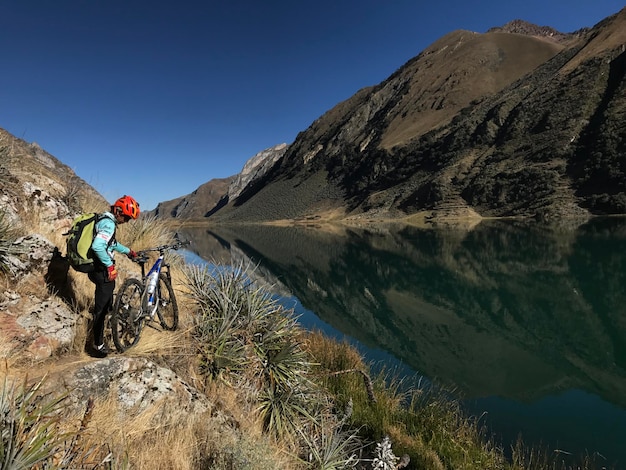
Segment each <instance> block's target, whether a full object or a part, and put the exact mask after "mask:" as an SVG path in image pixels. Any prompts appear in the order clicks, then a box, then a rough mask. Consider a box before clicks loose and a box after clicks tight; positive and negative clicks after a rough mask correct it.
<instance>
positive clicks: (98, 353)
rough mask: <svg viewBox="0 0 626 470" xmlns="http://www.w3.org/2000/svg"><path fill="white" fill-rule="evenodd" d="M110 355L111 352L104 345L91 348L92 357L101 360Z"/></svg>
mask: <svg viewBox="0 0 626 470" xmlns="http://www.w3.org/2000/svg"><path fill="white" fill-rule="evenodd" d="M110 353H111V350H110V349H109V348H107V346H106V344H101V345H100V346H94V347H93V353H92V356H93V357H98V358H103V357H107V356H108V355H109V354H110Z"/></svg>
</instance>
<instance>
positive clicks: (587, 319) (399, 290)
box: [180, 219, 626, 460]
mask: <svg viewBox="0 0 626 470" xmlns="http://www.w3.org/2000/svg"><path fill="white" fill-rule="evenodd" d="M180 233H181V235H182V236H183V237H186V238H190V239H192V240H193V243H194V245H193V250H194V251H196V253H197V254H198V255H199V256H200V257H202V258H203V259H205V260H208V261H212V260H218V261H219V260H220V259H221V260H222V261H223V262H226V263H229V262H230V261H231V257H242V258H243V259H250V260H252V262H253V263H254V264H259V271H260V272H262V273H265V274H266V275H267V277H268V278H269V280H270V282H272V283H273V284H279V285H282V286H283V287H284V289H285V292H284V293H283V294H284V295H291V296H294V297H296V298H297V299H299V301H300V302H301V304H302V305H303V306H304V307H305V308H306V309H309V310H311V311H313V312H314V313H315V315H317V316H318V317H319V318H320V319H321V320H323V321H325V322H326V323H328V324H330V325H332V327H334V328H335V329H337V330H339V331H340V332H342V333H344V334H345V335H347V336H349V337H351V338H353V339H355V340H357V341H359V342H360V343H362V344H364V345H366V346H368V347H371V348H376V349H381V350H384V351H386V352H388V353H389V354H390V355H392V356H394V357H395V358H397V359H398V360H399V361H401V362H402V363H404V364H406V365H408V366H409V367H410V368H411V369H413V370H414V371H416V372H418V373H419V374H423V375H424V376H425V377H428V378H430V379H435V380H436V381H438V382H439V383H442V384H444V385H446V386H452V387H454V388H455V389H456V390H458V391H459V392H460V393H461V394H462V396H463V397H464V398H465V399H466V400H468V401H471V400H475V403H480V405H481V406H484V407H488V406H489V403H488V402H487V401H485V400H486V399H487V398H488V397H500V398H501V399H507V400H510V401H512V402H514V403H515V404H516V406H522V407H524V406H531V405H532V403H533V402H534V403H537V402H539V401H540V400H543V399H545V398H546V397H552V396H557V395H559V394H563V396H569V395H567V394H566V393H565V392H567V391H580V393H583V394H585V396H587V395H589V396H592V397H597V398H598V401H599V402H602V403H605V405H603V406H608V407H610V408H611V411H612V416H614V417H616V419H617V422H616V423H612V426H611V430H612V432H613V433H617V434H618V435H621V436H622V438H623V437H624V436H626V412H625V411H624V410H625V409H626V394H625V393H624V391H625V390H626V316H625V315H624V313H625V310H626V290H625V286H626V219H596V220H593V221H591V222H589V223H587V224H585V225H583V226H581V227H579V228H578V229H576V230H573V229H565V228H562V229H554V228H552V229H550V228H547V227H542V226H539V225H529V224H526V223H520V222H511V221H489V222H486V221H485V222H482V223H480V224H478V225H477V226H476V227H474V228H473V229H472V230H469V231H463V230H456V229H447V230H434V229H418V228H413V227H401V228H397V229H392V228H385V229H381V228H376V229H339V228H337V229H336V230H334V231H332V232H331V231H327V230H318V229H311V228H309V229H305V228H293V227H273V226H258V225H254V226H250V225H241V226H213V227H208V226H207V227H195V228H184V229H181V230H180ZM576 393H577V392H576ZM498 406H501V403H500V404H499V405H494V409H497V408H498ZM488 411H489V410H488ZM478 412H480V411H479V410H478ZM572 412H573V413H574V414H575V413H576V408H575V407H574V409H573V411H572ZM518 414H519V415H523V414H524V413H523V412H522V413H518ZM526 418H527V417H526ZM569 418H570V419H569V421H568V422H569V423H570V424H569V426H570V427H571V422H572V420H575V419H576V417H575V416H570V417H569ZM507 419H509V418H507ZM510 419H514V418H510ZM510 419H509V421H508V422H507V425H508V426H511V427H512V428H514V427H515V423H514V422H513V423H511V422H510ZM566 421H567V420H566ZM494 422H497V416H496V417H494ZM601 424H602V423H599V425H601ZM584 426H585V425H584V424H583V423H581V428H582V427H584ZM518 429H519V428H518ZM570 431H571V429H570ZM597 431H598V432H600V433H602V432H604V431H602V430H597ZM587 432H590V431H589V430H588V431H587ZM557 434H558V431H557ZM547 439H549V438H546V437H544V438H543V439H542V440H543V441H544V442H546V440H547ZM611 439H618V438H617V437H613V438H611V437H609V436H605V440H604V441H601V443H602V442H604V443H605V445H606V447H607V448H609V450H610V451H611V452H608V453H609V454H611V453H616V452H619V451H618V450H617V449H621V440H623V439H620V443H619V445H617V444H616V445H615V446H613V445H611V444H610V443H609V442H608V441H610V440H611ZM616 442H617V441H616ZM581 445H583V444H581ZM600 445H601V444H600ZM587 450H588V451H590V452H592V451H594V450H596V449H589V448H588V447H587ZM597 450H598V451H601V450H602V449H597ZM622 452H623V451H622ZM604 455H606V451H605V453H604ZM619 458H620V460H622V459H624V458H625V456H624V455H620V456H619Z"/></svg>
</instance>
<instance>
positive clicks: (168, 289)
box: [157, 273, 178, 331]
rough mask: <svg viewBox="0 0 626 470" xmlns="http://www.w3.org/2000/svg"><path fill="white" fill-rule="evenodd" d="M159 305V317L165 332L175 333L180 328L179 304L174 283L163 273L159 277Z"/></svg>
mask: <svg viewBox="0 0 626 470" xmlns="http://www.w3.org/2000/svg"><path fill="white" fill-rule="evenodd" d="M158 288H159V305H158V309H157V315H158V316H159V322H161V326H162V327H163V329H164V330H170V331H174V330H175V329H176V328H177V327H178V304H177V303H176V297H175V296H174V288H173V287H172V283H171V282H170V280H169V279H168V278H167V276H165V274H163V273H161V275H160V276H159V287H158Z"/></svg>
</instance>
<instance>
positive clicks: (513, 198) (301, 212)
mask: <svg viewBox="0 0 626 470" xmlns="http://www.w3.org/2000/svg"><path fill="white" fill-rule="evenodd" d="M521 33H523V34H521ZM625 44H626V9H624V10H622V11H621V12H619V13H618V14H616V15H614V16H612V17H609V18H607V19H606V20H604V21H602V22H601V23H599V24H598V25H596V26H595V27H593V28H591V29H585V30H580V31H578V32H577V33H573V34H562V33H559V32H556V31H555V30H553V29H551V28H548V27H536V26H533V25H529V24H527V23H524V22H519V21H517V22H512V23H510V24H509V25H506V26H505V27H502V28H495V29H493V30H491V31H490V32H488V33H484V34H478V33H474V32H469V31H454V32H452V33H450V34H448V35H446V36H444V37H442V38H441V39H440V40H438V41H436V42H435V43H434V44H432V45H431V46H430V47H428V48H427V49H425V50H424V51H423V52H422V53H421V54H419V55H418V56H417V57H415V58H414V59H412V60H410V61H409V62H407V63H406V64H405V65H404V66H402V67H401V68H400V69H399V70H397V71H396V72H395V73H394V74H393V75H391V76H390V77H389V78H388V79H387V80H385V81H384V82H383V83H381V84H379V85H377V86H373V87H370V88H365V89H362V90H360V91H359V92H357V93H356V94H355V95H354V96H352V97H351V98H349V99H347V100H346V101H344V102H342V103H340V104H338V105H337V106H335V107H334V108H333V109H331V110H330V111H328V112H327V113H326V114H324V115H323V116H321V117H320V118H319V119H317V120H316V121H315V122H314V123H313V124H312V125H311V126H310V127H309V128H308V129H306V130H304V131H303V132H301V133H300V134H299V135H298V137H297V138H296V140H295V141H294V142H293V143H292V144H291V145H290V146H289V148H288V149H287V150H286V152H285V154H284V156H282V158H280V159H279V160H278V161H277V162H276V164H274V165H273V166H272V167H271V169H269V170H267V171H266V172H264V173H262V174H260V175H258V177H257V178H256V179H255V180H254V183H253V184H250V185H249V186H247V187H246V188H245V189H244V190H243V191H241V193H240V194H239V196H238V197H237V198H236V199H231V200H229V202H228V204H225V205H224V207H221V208H220V209H219V210H218V211H215V212H214V213H212V215H211V217H212V218H214V219H216V220H217V221H224V222H228V221H262V220H278V219H298V218H311V217H316V216H330V215H331V214H332V215H333V216H335V217H346V216H349V217H366V216H367V217H376V216H379V217H389V216H392V217H398V216H406V215H411V214H416V213H424V211H426V212H427V213H432V214H435V215H443V216H445V215H454V214H459V213H473V214H474V213H478V214H479V215H481V216H513V215H516V216H538V217H545V218H551V217H587V216H588V215H589V214H590V213H594V214H607V213H624V212H626V187H625V185H626V178H625V176H626V175H625V174H624V173H625V171H626V157H625V147H626V144H625V143H624V142H626V128H625V127H624V126H623V125H622V123H623V116H624V114H625V113H626V89H625V87H626V83H625V79H624V77H625V74H626V53H625V52H624V47H625Z"/></svg>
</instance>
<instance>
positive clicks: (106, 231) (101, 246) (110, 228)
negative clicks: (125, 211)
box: [91, 212, 130, 268]
mask: <svg viewBox="0 0 626 470" xmlns="http://www.w3.org/2000/svg"><path fill="white" fill-rule="evenodd" d="M116 227H117V223H116V222H115V216H114V215H113V214H111V213H110V212H104V213H103V214H102V218H101V219H100V220H99V221H98V222H96V235H95V236H94V238H93V242H91V249H92V250H93V252H94V254H95V255H96V258H98V259H99V260H100V262H101V263H102V264H103V265H104V266H105V267H107V268H108V267H109V266H111V265H112V264H113V258H114V254H113V252H114V251H117V252H119V253H122V254H123V255H125V254H128V252H129V251H130V248H128V247H127V246H124V245H122V244H121V243H118V242H117V241H116V240H115V228H116Z"/></svg>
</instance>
